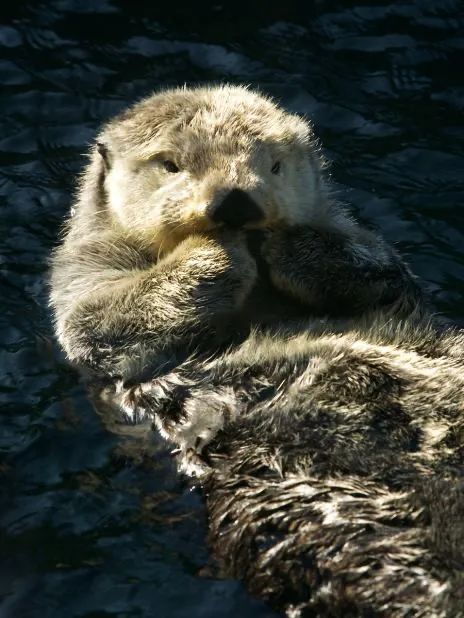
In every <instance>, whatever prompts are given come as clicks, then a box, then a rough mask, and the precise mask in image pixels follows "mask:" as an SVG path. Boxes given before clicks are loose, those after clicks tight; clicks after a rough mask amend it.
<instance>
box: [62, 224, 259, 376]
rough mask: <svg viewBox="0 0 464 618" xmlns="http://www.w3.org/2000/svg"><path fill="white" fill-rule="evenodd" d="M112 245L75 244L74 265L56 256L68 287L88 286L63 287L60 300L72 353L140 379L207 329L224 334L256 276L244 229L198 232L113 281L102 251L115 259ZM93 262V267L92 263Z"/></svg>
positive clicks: (71, 260) (64, 337) (64, 341)
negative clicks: (221, 235) (214, 234)
mask: <svg viewBox="0 0 464 618" xmlns="http://www.w3.org/2000/svg"><path fill="white" fill-rule="evenodd" d="M112 251H114V249H113V247H112V245H111V243H110V242H109V241H108V243H107V245H105V246H104V247H102V242H99V245H98V252H97V251H96V250H95V247H94V246H93V245H91V244H90V245H88V246H86V245H82V246H80V247H77V248H76V247H74V248H73V252H70V251H69V250H68V253H69V258H68V260H69V263H65V264H64V265H63V257H62V256H61V257H60V258H59V259H60V260H61V263H60V262H59V260H55V269H56V270H57V271H58V273H55V280H56V279H58V277H61V279H62V280H63V279H66V280H67V282H68V283H67V286H68V287H70V288H71V289H72V288H73V287H74V289H79V286H80V289H82V290H84V292H83V293H82V294H80V295H72V294H71V293H70V292H69V291H68V292H67V291H66V290H67V289H68V288H67V287H66V286H62V285H55V288H56V289H57V290H58V291H57V294H56V295H55V297H54V298H52V303H53V304H54V305H55V312H56V318H57V330H58V334H59V338H60V340H61V343H62V345H63V347H64V349H65V351H66V352H67V355H68V357H69V359H70V360H72V361H74V362H75V363H77V364H79V365H84V366H87V367H90V368H92V369H96V370H98V371H99V372H103V373H105V374H106V375H109V376H112V377H116V376H117V377H122V378H123V379H130V378H134V379H136V378H137V376H140V374H141V372H143V369H144V368H147V367H149V366H150V365H152V364H153V362H156V364H157V365H160V364H162V363H163V362H164V361H163V359H164V360H166V359H168V358H169V357H170V355H175V354H176V351H178V350H183V351H184V352H185V350H188V349H189V346H191V345H196V344H197V343H198V342H199V340H200V337H201V336H202V335H205V334H208V338H209V342H211V338H213V342H214V338H215V337H216V339H220V338H221V337H224V336H225V333H224V324H227V318H228V317H229V316H231V315H233V314H234V312H235V311H236V310H237V309H238V308H239V307H240V306H241V303H242V302H243V301H244V299H245V297H246V296H247V294H248V292H249V291H250V289H251V287H252V286H253V284H254V281H255V277H256V266H255V262H254V260H253V258H252V257H251V255H250V254H249V253H248V250H247V248H246V246H245V243H244V242H240V238H239V237H238V235H237V236H236V237H235V236H234V237H232V235H231V236H230V238H229V237H228V238H227V239H222V240H217V239H213V238H210V237H203V236H191V237H189V238H187V239H186V240H185V241H184V242H182V243H181V244H180V245H179V246H178V247H177V248H176V249H175V250H174V251H173V252H172V253H171V254H170V255H168V257H167V258H166V259H164V260H161V261H160V262H159V263H157V264H151V265H150V267H147V268H143V269H141V268H129V267H126V268H125V269H123V270H121V271H119V272H118V273H117V275H116V276H115V274H114V269H113V270H108V273H109V274H108V277H107V280H106V281H105V277H104V273H105V264H103V265H100V264H99V260H98V256H104V258H102V261H104V260H106V261H108V255H111V252H112ZM76 252H77V254H78V255H79V260H76V258H75V255H76ZM86 262H87V265H88V264H91V266H89V267H88V268H85V266H83V264H85V263H86ZM73 268H74V269H75V270H73ZM60 269H61V271H63V270H64V272H60ZM96 280H97V281H98V285H95V284H94V281H96ZM61 290H63V291H62V292H60V291H61ZM60 294H61V295H60ZM66 295H67V296H66ZM68 298H71V300H69V301H67V299H68Z"/></svg>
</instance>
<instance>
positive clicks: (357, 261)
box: [262, 223, 422, 316]
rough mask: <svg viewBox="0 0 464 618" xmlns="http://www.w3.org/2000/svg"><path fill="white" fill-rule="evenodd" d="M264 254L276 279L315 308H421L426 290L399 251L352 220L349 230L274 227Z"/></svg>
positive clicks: (351, 311) (356, 311)
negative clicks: (420, 286)
mask: <svg viewBox="0 0 464 618" xmlns="http://www.w3.org/2000/svg"><path fill="white" fill-rule="evenodd" d="M262 254H263V257H264V260H265V262H266V263H267V265H268V267H269V271H270V277H271V280H272V282H273V284H274V285H275V286H276V287H277V288H278V289H280V290H282V291H283V292H285V293H288V294H289V295H291V296H293V297H295V298H297V299H299V300H300V301H302V302H303V303H305V304H308V305H310V306H311V308H313V309H314V310H316V311H320V312H324V313H325V312H328V313H331V314H332V315H333V314H344V315H349V314H359V313H362V312H364V311H368V310H371V309H378V308H384V309H386V310H388V311H389V312H392V313H395V314H398V315H400V316H406V315H409V314H411V313H413V312H414V311H418V309H419V308H420V305H421V300H422V294H421V290H420V288H419V286H418V284H417V282H416V280H415V278H414V276H413V275H412V273H411V271H410V270H409V268H408V266H407V265H406V264H405V263H404V262H403V260H402V259H401V257H400V256H399V255H398V253H397V252H396V251H394V250H393V249H392V248H391V247H389V246H388V245H387V244H386V243H385V241H383V240H382V239H381V238H380V237H379V236H377V235H375V234H373V233H372V232H370V231H368V230H365V229H363V228H361V227H360V226H358V225H356V224H354V223H352V224H350V225H349V226H347V229H346V230H340V229H333V230H330V229H317V228H315V227H314V228H313V227H309V226H292V227H286V228H282V229H279V230H275V231H272V232H271V233H270V234H269V236H268V237H267V239H266V240H265V241H264V243H263V246H262Z"/></svg>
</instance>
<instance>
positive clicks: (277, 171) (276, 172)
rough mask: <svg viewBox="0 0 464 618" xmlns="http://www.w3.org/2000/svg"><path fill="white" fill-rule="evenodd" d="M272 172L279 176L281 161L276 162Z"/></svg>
mask: <svg viewBox="0 0 464 618" xmlns="http://www.w3.org/2000/svg"><path fill="white" fill-rule="evenodd" d="M271 172H272V173H273V174H278V173H279V172H280V161H276V162H275V163H274V165H273V166H272V167H271Z"/></svg>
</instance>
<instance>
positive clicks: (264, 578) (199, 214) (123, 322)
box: [51, 86, 464, 618]
mask: <svg viewBox="0 0 464 618" xmlns="http://www.w3.org/2000/svg"><path fill="white" fill-rule="evenodd" d="M324 167H325V162H324V160H323V158H322V156H321V154H320V149H319V146H318V143H317V140H316V139H315V137H314V133H313V130H312V128H311V126H310V125H309V124H308V122H306V121H304V120H303V119H301V118H300V117H298V116H296V115H293V114H289V113H287V112H285V111H284V110H282V109H281V108H280V107H278V106H277V105H276V104H275V103H274V102H273V101H271V100H270V99H268V98H266V97H264V96H262V95H261V94H259V93H256V92H253V91H251V90H249V89H246V88H243V87H236V86H220V87H200V88H180V89H173V90H166V91H164V92H161V93H157V94H155V95H153V96H151V97H149V98H147V99H145V100H144V101H142V102H140V103H138V104H136V105H135V106H134V107H132V108H130V109H129V110H128V111H127V112H125V113H123V114H122V115H120V116H118V117H117V118H115V119H114V120H113V121H111V122H110V123H109V124H108V125H107V126H106V127H104V128H103V130H102V132H101V133H100V135H99V136H98V137H97V140H96V142H95V145H94V146H93V148H92V151H91V155H90V163H89V165H88V166H87V168H86V169H85V171H84V174H83V177H82V181H81V185H80V189H79V193H78V196H77V200H76V204H75V206H74V209H73V212H74V214H73V216H72V217H70V219H69V221H68V224H67V228H66V230H65V235H64V238H63V241H62V243H61V245H60V246H59V247H58V248H57V250H56V251H55V253H54V255H53V258H52V276H51V305H52V308H53V311H54V315H55V324H56V332H57V336H58V339H59V341H60V343H61V345H62V346H63V348H64V350H65V352H66V354H67V356H68V358H69V360H70V361H71V362H73V363H74V364H76V365H77V366H79V367H80V368H82V369H83V370H84V371H85V372H86V373H87V375H88V376H90V378H91V379H94V380H95V381H98V380H102V379H103V380H104V381H105V383H106V384H109V385H110V387H111V388H110V392H111V393H112V394H111V397H112V399H113V401H114V403H115V405H118V406H119V408H120V410H121V415H123V416H125V418H126V419H129V420H131V421H133V422H136V421H137V420H139V419H141V418H150V419H153V422H154V425H155V426H156V427H157V428H158V430H159V431H160V432H161V433H162V435H163V436H164V437H165V438H167V439H168V440H169V441H171V442H172V443H173V444H174V445H176V446H177V447H178V452H179V454H178V458H179V466H180V468H181V469H182V470H184V471H185V472H187V473H188V474H194V475H196V476H197V477H199V481H200V482H201V484H202V486H203V488H204V493H205V497H206V503H207V508H208V514H209V522H210V544H211V547H212V550H213V553H214V555H215V556H216V558H217V559H218V560H219V563H220V565H221V566H222V567H223V569H224V571H225V572H226V573H227V574H229V575H233V576H235V577H239V578H242V579H243V580H244V581H245V582H246V584H247V586H248V587H249V589H250V591H251V592H252V593H253V594H256V595H258V596H261V597H263V598H265V599H267V600H268V601H269V602H270V603H271V604H272V605H273V606H274V607H276V608H280V609H282V611H284V612H286V614H287V615H288V616H293V617H297V616H388V617H396V616H398V617H399V616H404V617H406V616H408V617H412V616H414V617H419V616H423V617H424V618H425V616H427V617H429V616H460V615H464V614H463V610H462V608H463V606H464V597H463V591H464V575H463V565H464V524H463V521H464V497H463V486H464V485H463V474H462V471H463V457H464V454H463V448H462V441H463V435H464V423H463V404H464V396H463V394H462V393H463V385H464V384H463V383H464V376H463V371H462V369H463V362H464V357H463V334H462V333H461V332H459V331H454V330H450V329H443V328H441V327H438V325H435V324H434V321H433V318H432V317H430V316H428V314H427V308H426V307H425V304H424V301H423V297H422V293H421V290H420V286H419V285H418V283H417V281H416V279H415V278H414V276H413V275H412V274H411V272H410V270H409V268H408V267H407V265H406V264H405V263H404V262H403V260H402V259H401V257H400V256H399V255H398V253H397V252H396V251H394V250H393V249H392V248H391V247H389V246H388V245H387V244H386V243H385V242H384V241H383V240H382V239H381V238H380V237H379V236H378V235H377V234H374V233H373V232H371V231H368V230H366V229H364V228H363V227H361V226H360V225H359V224H358V223H357V222H356V221H354V219H353V218H352V217H351V216H349V214H348V213H347V212H346V210H345V209H344V208H343V207H342V206H341V205H339V204H338V203H337V202H336V200H334V199H333V197H332V195H331V190H330V183H329V181H328V180H327V178H326V174H325V172H324Z"/></svg>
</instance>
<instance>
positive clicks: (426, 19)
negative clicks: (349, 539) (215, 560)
mask: <svg viewBox="0 0 464 618" xmlns="http://www.w3.org/2000/svg"><path fill="white" fill-rule="evenodd" d="M147 4H148V3H147ZM151 4H152V5H153V7H157V8H152V9H151V10H148V9H147V8H143V4H142V3H139V2H125V3H123V2H116V1H115V2H110V1H109V0H108V1H106V2H105V1H101V2H91V1H90V0H87V1H85V0H84V1H78V0H75V1H68V0H55V1H54V2H38V1H35V2H29V3H27V2H23V3H20V2H16V3H14V2H10V3H6V2H5V3H2V8H1V9H0V13H2V14H3V16H4V19H3V20H2V22H3V24H4V25H3V26H2V27H1V28H0V46H1V53H0V78H1V82H0V83H1V93H0V97H1V103H2V113H1V114H0V125H1V131H0V158H1V163H2V166H1V172H0V174H1V176H0V200H1V201H0V226H1V234H0V242H1V255H0V260H1V273H2V274H1V303H2V307H1V313H0V319H1V327H0V358H1V370H2V380H1V388H0V396H1V404H2V405H1V408H0V414H1V426H0V476H1V480H0V497H1V505H0V506H1V508H0V526H1V536H0V595H1V596H0V615H1V617H2V618H10V617H11V618H13V617H14V618H18V617H20V618H22V617H24V618H26V617H36V616H37V617H40V618H49V617H50V618H62V617H64V616H66V617H67V616H73V617H74V616H87V617H89V618H90V617H94V618H97V617H103V616H120V617H123V616H124V617H126V616H134V617H135V616H137V617H144V618H145V617H151V616H161V617H164V616H166V617H171V616H172V617H176V618H177V617H179V618H180V617H184V616H185V617H187V616H188V617H194V616H198V617H200V616H201V617H207V618H213V617H214V618H215V617H217V616H224V617H231V618H232V617H235V616H240V617H243V618H247V617H248V618H260V617H271V616H273V614H272V612H271V611H270V610H269V609H267V608H266V607H265V606H264V605H263V604H261V603H260V602H258V601H255V600H253V599H251V598H250V597H249V596H248V595H247V593H246V592H245V590H244V588H243V587H242V586H241V584H239V583H237V582H234V581H230V580H221V579H219V577H218V576H217V573H216V572H215V570H214V566H213V565H211V564H210V563H209V558H208V552H207V548H206V545H205V533H206V523H205V513H204V509H203V505H202V501H201V496H200V494H199V493H198V492H197V491H195V490H194V491H192V490H191V489H190V488H189V487H188V485H187V484H186V483H185V482H184V481H183V480H182V479H179V478H178V477H177V476H176V474H175V470H174V467H173V464H172V461H171V459H170V457H169V455H168V452H167V450H166V449H165V447H164V446H163V445H162V444H161V443H160V442H158V441H157V440H156V438H155V437H153V439H152V441H151V443H150V444H146V445H145V447H144V450H143V451H141V446H136V447H135V448H134V446H133V445H131V443H128V441H127V439H124V440H123V439H122V438H121V437H118V436H115V435H112V434H111V433H110V432H109V431H108V430H107V429H106V428H105V426H104V425H103V423H102V422H101V420H100V417H99V416H98V415H97V414H96V412H95V410H94V408H93V407H92V405H91V403H90V402H89V400H88V398H87V397H86V394H85V392H84V389H83V387H82V386H81V385H80V384H79V380H78V377H77V376H76V375H75V374H74V373H73V372H72V371H71V370H70V369H69V368H68V367H67V366H66V364H65V363H64V361H63V358H62V357H61V356H60V354H59V352H58V351H57V348H56V345H55V343H54V341H53V337H52V334H51V327H50V319H49V315H48V311H47V307H46V295H47V293H46V285H47V284H46V280H47V256H48V254H49V252H50V250H51V248H52V247H53V246H54V244H55V243H56V239H57V234H58V231H59V227H60V222H61V221H62V219H63V217H64V216H65V214H66V213H67V211H68V209H69V206H70V202H71V196H72V190H73V183H74V178H75V175H76V173H77V172H78V171H79V170H80V169H81V167H82V165H83V163H84V157H83V153H84V152H85V150H86V147H87V145H88V144H89V142H90V141H91V139H92V137H93V136H94V134H95V131H96V129H97V127H98V126H99V125H100V124H101V122H102V121H104V120H106V119H107V118H109V117H110V116H111V115H113V114H114V113H115V112H117V111H118V110H120V109H122V108H124V107H125V106H126V105H127V104H128V103H129V102H132V101H133V100H135V99H137V98H140V97H141V96H143V95H145V94H148V93H149V92H151V91H152V90H153V89H155V88H157V87H159V86H164V85H166V84H182V83H184V82H188V83H195V82H200V81H224V80H227V81H230V82H237V83H243V82H245V83H250V84H253V85H257V86H259V87H260V88H262V89H263V90H264V91H266V92H269V93H271V94H273V95H275V96H276V97H278V98H279V99H280V100H281V101H282V103H283V104H284V105H285V106H287V107H288V108H289V109H291V110H295V111H298V112H301V113H304V114H307V115H308V116H309V117H311V118H312V119H313V120H314V122H315V125H316V130H317V133H318V134H319V136H320V137H321V138H322V141H323V143H324V145H325V151H326V154H327V156H328V157H329V158H330V159H331V160H332V161H333V166H332V174H333V178H334V180H335V181H336V182H337V186H338V191H339V197H340V199H342V200H345V201H347V202H349V203H351V204H352V205H353V208H354V211H355V212H356V213H357V215H358V216H360V217H361V218H362V219H363V220H365V221H369V222H371V223H372V224H373V225H374V226H375V227H377V228H378V229H380V230H381V231H382V232H383V234H384V235H385V236H386V237H387V238H388V239H389V240H390V241H392V242H396V243H397V244H398V247H399V248H400V249H401V250H402V251H403V252H405V253H406V254H407V255H408V256H409V260H410V262H411V264H412V266H413V269H414V270H415V272H416V273H417V274H419V275H420V276H421V277H422V278H424V279H425V280H426V281H427V282H428V283H429V286H430V290H431V292H432V295H433V297H434V300H435V302H436V304H437V307H438V309H439V310H440V311H443V312H445V313H447V314H448V315H450V316H452V317H453V318H454V319H456V320H460V321H462V316H463V315H464V260H463V248H464V247H463V245H464V243H463V231H464V225H463V213H462V209H461V205H462V202H463V194H464V158H463V137H464V130H463V123H462V112H463V109H462V108H463V102H464V84H463V80H462V72H463V48H464V37H463V34H462V33H463V32H464V18H463V13H462V9H461V4H460V3H459V2H458V1H454V0H421V1H420V2H415V1H414V2H413V1H411V2H397V3H389V2H382V1H379V0H371V2H369V3H367V2H362V1H360V2H358V3H357V5H354V4H353V3H351V2H350V3H347V2H336V1H330V0H327V1H325V2H322V1H319V2H314V3H313V2H307V3H300V5H301V6H303V5H304V4H307V5H308V6H309V7H312V8H309V9H304V10H303V9H299V8H295V6H296V4H297V3H292V2H290V3H288V2H279V3H272V2H267V3H266V2H256V3H252V2H248V3H240V2H236V3H234V8H233V9H232V8H231V9H228V8H227V6H228V5H227V4H225V5H221V4H220V3H217V4H216V5H214V8H211V9H206V8H204V9H203V8H200V6H199V5H200V4H201V3H186V4H185V6H184V5H182V4H179V3H170V2H165V3H163V4H162V6H158V5H160V4H161V3H159V2H153V3H151ZM284 5H287V7H285V6H284ZM347 5H351V8H344V7H346V6H347ZM123 7H125V8H123ZM292 7H293V8H292ZM174 16H175V17H174Z"/></svg>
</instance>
